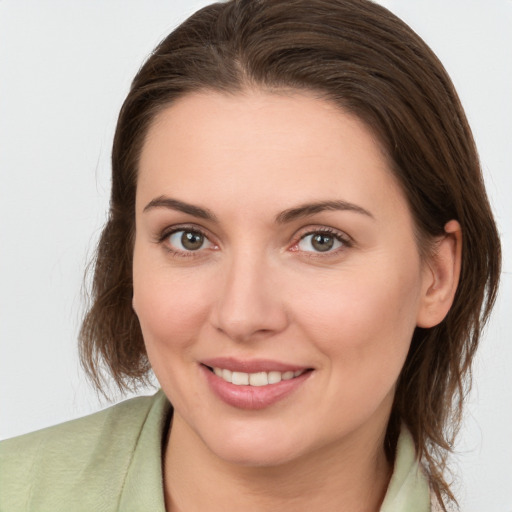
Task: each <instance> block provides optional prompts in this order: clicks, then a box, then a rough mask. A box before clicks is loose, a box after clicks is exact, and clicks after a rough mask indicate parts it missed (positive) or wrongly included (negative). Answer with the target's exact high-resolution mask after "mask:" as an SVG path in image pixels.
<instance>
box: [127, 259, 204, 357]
mask: <svg viewBox="0 0 512 512" xmlns="http://www.w3.org/2000/svg"><path fill="white" fill-rule="evenodd" d="M147 269H152V270H151V271H147ZM133 281H134V282H133V289H134V295H133V303H134V309H135V311H136V313H137V316H138V318H139V322H140V325H141V329H142V333H143V336H144V341H145V343H146V346H147V348H148V352H152V351H155V350H157V351H161V350H173V349H177V348H178V347H182V348H183V347H184V346H187V345H189V344H191V343H192V342H193V340H194V339H195V338H196V337H197V333H198V331H199V329H200V328H201V325H202V324H203V323H204V318H206V316H207V310H208V307H207V298H206V297H207V294H206V293H205V289H204V288H205V286H204V280H202V279H201V280H200V279H198V278H197V276H194V275H193V274H192V273H191V274H190V275H188V273H175V272H172V271H171V270H170V269H169V268H160V269H158V268H155V267H154V266H150V265H144V262H143V261H141V260H140V259H139V260H138V259H136V258H134V275H133Z"/></svg>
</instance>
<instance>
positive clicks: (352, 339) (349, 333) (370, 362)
mask: <svg viewBox="0 0 512 512" xmlns="http://www.w3.org/2000/svg"><path fill="white" fill-rule="evenodd" d="M386 275H392V276H393V277H392V279H389V278H386V277H385V276H386ZM417 277H419V273H418V272H417V271H416V269H415V268H414V267H411V268H410V269H405V271H403V272H397V271H396V269H394V272H393V273H389V274H388V273H386V272H384V271H382V272H367V271H365V272H355V271H354V272H352V273H350V275H349V274H348V273H347V274H345V275H344V276H342V278H341V279H339V280H333V281H331V282H325V283H322V284H321V285H320V286H316V287H315V288H311V287H309V293H308V294H307V295H305V294H302V297H305V298H304V299H303V300H300V299H299V300H300V303H298V305H297V308H296V309H297V318H301V319H302V320H298V321H299V322H301V323H302V327H303V329H304V330H305V331H306V332H307V336H308V338H309V339H311V340H314V341H315V343H316V344H317V346H318V348H319V350H320V351H322V352H323V353H324V354H325V355H326V356H327V357H328V359H329V360H330V361H331V362H332V363H333V364H340V365H343V367H344V370H346V374H347V375H351V377H352V378H353V381H358V380H360V379H361V377H362V376H367V377H368V376H370V375H372V379H374V378H375V377H376V376H377V377H379V376H380V377H382V378H383V379H385V380H389V379H390V378H393V376H394V375H395V376H398V373H399V372H400V370H401V367H402V365H403V363H404V361H405V358H406V356H407V352H408V350H409V346H410V341H411V338H412V334H413V332H414V329H415V326H416V316H417V310H418V305H419V297H420V293H419V291H420V281H419V279H417ZM312 289H313V290H315V291H314V292H312V291H311V290H312ZM294 295H295V296H296V297H300V296H301V294H300V293H296V294H294Z"/></svg>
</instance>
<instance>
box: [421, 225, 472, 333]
mask: <svg viewBox="0 0 512 512" xmlns="http://www.w3.org/2000/svg"><path fill="white" fill-rule="evenodd" d="M444 231H445V234H444V235H443V236H442V237H440V238H439V239H438V240H437V241H436V246H435V249H434V252H433V254H432V255H431V256H430V257H429V260H428V262H426V264H425V275H424V283H423V290H422V297H421V305H420V308H419V310H418V318H417V320H416V325H417V326H418V327H425V328H428V327H434V326H435V325H437V324H439V323H441V322H442V321H443V319H444V317H445V316H446V315H447V313H448V311H449V310H450V307H451V305H452V303H453V298H454V297H455V292H456V290H457V285H458V284H459V277H460V266H461V252H462V230H461V227H460V224H459V223H458V222H457V221H456V220H451V221H450V222H448V223H447V224H446V225H445V227H444Z"/></svg>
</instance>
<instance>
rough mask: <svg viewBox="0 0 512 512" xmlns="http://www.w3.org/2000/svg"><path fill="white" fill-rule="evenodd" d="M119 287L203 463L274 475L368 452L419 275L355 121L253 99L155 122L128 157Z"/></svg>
mask: <svg viewBox="0 0 512 512" xmlns="http://www.w3.org/2000/svg"><path fill="white" fill-rule="evenodd" d="M133 279H134V297H133V304H134V309H135V311H136V313H137V315H138V318H139V320H140V325H141V328H142V332H143V335H144V340H145V343H146V347H147V353H148V356H149V360H150V362H151V365H152V367H153V369H154V372H155V374H156V376H157V378H158V380H159V382H160V384H161V386H162V388H163V390H164V392H165V393H166V395H167V396H168V397H169V399H170V400H171V402H172V404H173V405H174V408H175V416H174V422H175V424H179V425H180V428H181V429H183V430H184V431H187V432H188V433H189V435H190V436H192V437H195V438H197V440H198V441H199V444H201V446H202V447H203V448H205V449H207V450H208V451H209V452H210V453H213V454H214V455H216V456H217V457H220V458H221V459H224V460H227V461H231V462H235V463H242V464H249V465H273V464H280V463H284V462H289V461H292V460H295V459H297V458H299V457H307V456H313V455H314V454H315V453H320V452H321V450H322V449H327V448H328V449H329V450H332V449H340V450H344V449H347V447H348V446H351V445H354V443H356V442H359V443H360V444H368V443H374V445H376V444H377V443H378V442H379V443H382V438H383V435H384V431H385V428H386V423H387V421H388V417H389V413H390V410H391V405H392V400H393V395H394V389H395V383H396V381H397V378H398V376H399V373H400V370H401V368H402V366H403V364H404V361H405V358H406V355H407V351H408V349H409V344H410V340H411V336H412V334H413V331H414V328H415V326H416V325H417V323H418V322H420V320H421V315H422V313H423V311H424V308H425V306H424V303H423V297H424V296H425V291H426V289H427V288H428V286H429V285H430V282H431V272H430V271H429V270H428V267H427V266H426V265H424V264H423V263H422V261H421V259H420V256H419V252H418V247H417V244H416V241H415V236H414V229H413V219H412V218H411V214H410V212H409V209H408V206H407V203H406V199H405V197H404V195H403V193H402V191H401V189H400V188H399V186H398V185H397V183H396V181H395V179H394V178H393V176H392V174H391V172H390V169H389V166H388V163H387V161H386V157H385V155H384V153H383V151H382V150H381V148H380V147H379V144H378V143H377V142H376V140H375V139H374V137H372V134H371V132H370V131H369V130H368V129H367V128H366V127H365V125H364V124H362V123H361V122H360V121H359V120H358V119H357V118H355V117H353V116H351V115H348V114H346V113H343V112H341V111H340V110H339V109H337V108H336V107H335V106H333V105H332V104H331V103H329V102H326V101H324V100H319V99H315V98H313V97H312V96H308V95H304V94H299V93H297V94H284V93H283V94H282V95H277V94H271V93H266V92H258V91H250V92H246V93H244V94H238V95H222V94H217V93H213V92H211V93H206V92H205V93H202V94H199V93H195V94H190V95H188V96H185V97H184V98H182V99H180V100H179V101H177V102H176V103H174V104H173V105H172V106H170V107H169V108H167V109H166V110H164V111H163V112H162V113H161V114H160V115H159V116H158V117H157V119H156V120H155V122H154V124H153V125H152V127H151V128H150V130H149V133H148V135H147V139H146V142H145V144H144V147H143V151H142V155H141V161H140V174H139V180H138V188H137V200H136V238H135V249H134V263H133ZM290 377H291V378H290ZM230 381H233V382H230ZM173 428H174V426H173Z"/></svg>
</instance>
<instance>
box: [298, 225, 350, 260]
mask: <svg viewBox="0 0 512 512" xmlns="http://www.w3.org/2000/svg"><path fill="white" fill-rule="evenodd" d="M318 233H322V234H327V235H331V236H333V237H334V238H335V239H336V240H338V241H339V242H341V243H342V244H343V246H342V247H339V248H338V249H335V250H333V251H326V252H324V253H322V252H320V251H318V252H314V251H300V249H298V244H299V243H300V242H301V241H302V240H303V239H304V238H306V237H307V236H310V235H315V234H318ZM353 246H354V240H353V238H352V237H351V236H349V235H347V233H345V232H344V231H341V230H339V229H335V228H332V227H330V226H321V225H318V226H306V227H304V228H302V229H300V230H299V231H298V232H297V233H296V234H295V236H294V238H293V242H292V246H291V247H290V250H292V251H297V252H303V253H307V254H308V256H312V257H327V256H332V255H334V254H337V253H338V252H340V251H343V250H346V249H347V248H350V247H353Z"/></svg>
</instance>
